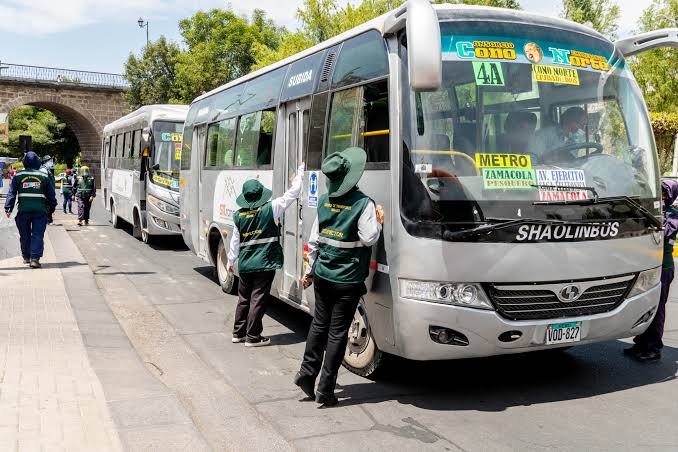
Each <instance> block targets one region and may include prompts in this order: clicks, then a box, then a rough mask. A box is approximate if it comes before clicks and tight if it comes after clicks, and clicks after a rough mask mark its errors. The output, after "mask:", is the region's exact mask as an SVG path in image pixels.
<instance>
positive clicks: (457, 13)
mask: <svg viewBox="0 0 678 452" xmlns="http://www.w3.org/2000/svg"><path fill="white" fill-rule="evenodd" d="M433 7H434V8H435V10H436V11H437V13H438V17H439V19H440V20H469V21H480V20H483V21H498V22H515V23H518V24H530V25H541V26H545V27H551V28H558V29H561V30H568V31H573V32H576V33H581V34H586V35H589V36H591V37H593V38H597V39H602V40H604V41H607V42H610V41H609V39H608V38H606V37H605V36H603V35H602V34H600V33H598V32H597V31H595V30H594V29H593V28H590V27H587V26H585V25H582V24H579V23H576V22H572V21H569V20H566V19H559V18H554V17H549V16H545V15H542V14H537V13H530V12H526V11H522V10H513V9H505V8H494V7H489V6H476V5H451V4H444V5H433ZM395 11H397V10H394V11H390V12H388V13H386V14H383V15H381V16H379V17H377V18H375V19H372V20H370V21H368V22H365V23H364V24H361V25H358V26H357V27H355V28H352V29H350V30H348V31H345V32H344V33H341V34H339V35H337V36H334V37H333V38H331V39H328V40H327V41H323V42H321V43H320V44H317V45H315V46H313V47H310V48H308V49H306V50H304V51H303V52H299V53H297V54H295V55H292V56H290V57H288V58H285V59H284V60H281V61H278V62H277V63H274V64H271V65H269V66H266V67H264V68H261V69H259V70H257V71H254V72H251V73H249V74H247V75H244V76H242V77H240V78H238V79H235V80H233V81H231V82H229V83H227V84H225V85H222V86H219V87H218V88H215V89H213V90H212V91H209V92H207V93H205V94H202V95H201V96H198V97H197V98H195V99H194V100H193V102H191V105H193V104H194V103H196V102H199V101H201V100H203V99H206V98H208V97H211V96H213V95H214V94H217V93H219V92H221V91H224V90H227V89H228V88H231V87H233V86H237V85H240V84H242V83H244V82H246V81H248V80H251V79H254V78H256V77H258V76H260V75H264V74H266V73H268V72H271V71H273V70H275V69H278V68H281V67H284V66H285V65H287V64H290V63H293V62H295V61H297V60H300V59H302V58H305V57H307V56H309V55H313V54H314V53H316V52H319V51H321V50H324V49H327V48H329V47H332V46H334V45H336V44H339V43H341V42H344V41H346V40H347V39H349V38H352V37H354V36H357V35H359V34H362V33H364V32H366V31H369V30H377V31H379V32H380V33H381V34H382V35H384V34H385V26H386V23H387V21H388V19H389V18H390V17H391V15H392V14H394V12H395Z"/></svg>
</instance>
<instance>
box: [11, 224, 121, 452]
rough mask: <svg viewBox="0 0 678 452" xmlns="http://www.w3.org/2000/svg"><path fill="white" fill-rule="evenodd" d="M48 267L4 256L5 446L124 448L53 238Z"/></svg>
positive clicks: (45, 261) (47, 254)
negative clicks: (35, 266)
mask: <svg viewBox="0 0 678 452" xmlns="http://www.w3.org/2000/svg"><path fill="white" fill-rule="evenodd" d="M5 220H7V219H6V218H5ZM5 229H9V228H5ZM43 265H44V267H43V268H42V269H40V270H31V269H29V268H27V266H26V265H24V264H23V262H22V260H21V258H20V257H12V258H8V259H1V260H0V287H1V288H2V290H1V291H0V451H14V450H20V451H22V452H23V451H32V450H37V451H39V450H42V451H52V450H54V451H58V450H67V451H81V450H82V451H85V450H87V451H118V450H122V448H121V446H120V440H119V438H118V435H117V433H116V431H115V429H114V424H113V421H112V418H111V414H110V412H109V409H108V406H107V404H106V400H105V398H104V393H103V391H102V387H101V384H100V383H99V379H98V378H97V376H96V375H95V373H94V371H93V370H92V367H91V366H90V362H89V360H88V356H87V352H86V350H85V346H84V344H83V340H82V337H81V334H80V331H79V329H78V324H77V322H76V319H75V317H74V315H73V311H72V309H71V305H70V303H69V299H68V297H67V294H66V291H65V288H64V282H63V279H62V275H61V272H60V270H59V266H58V264H56V263H55V258H54V251H53V248H52V246H51V243H50V242H49V240H47V241H46V247H45V256H44V258H43ZM36 282H39V285H36V284H35V283H36Z"/></svg>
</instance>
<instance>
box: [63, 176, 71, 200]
mask: <svg viewBox="0 0 678 452" xmlns="http://www.w3.org/2000/svg"><path fill="white" fill-rule="evenodd" d="M61 189H62V192H63V194H64V195H72V194H73V182H72V181H71V176H64V178H63V179H61Z"/></svg>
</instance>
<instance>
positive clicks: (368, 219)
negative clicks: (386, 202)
mask: <svg viewBox="0 0 678 452" xmlns="http://www.w3.org/2000/svg"><path fill="white" fill-rule="evenodd" d="M381 228H382V226H381V224H380V223H379V222H378V221H377V209H376V207H375V205H374V202H372V201H370V202H369V203H368V204H367V206H365V210H363V213H362V214H360V218H358V238H359V239H360V241H361V242H362V244H363V245H365V246H372V245H374V244H375V243H377V242H378V241H379V237H380V236H381ZM317 256H318V216H317V215H316V217H315V221H314V222H313V227H312V228H311V236H310V237H309V239H308V268H307V269H306V274H309V275H310V274H313V271H314V268H313V267H314V264H315V259H316V257H317Z"/></svg>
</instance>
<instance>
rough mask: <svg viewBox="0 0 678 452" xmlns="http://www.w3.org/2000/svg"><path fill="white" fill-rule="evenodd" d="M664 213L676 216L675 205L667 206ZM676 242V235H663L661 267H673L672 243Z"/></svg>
mask: <svg viewBox="0 0 678 452" xmlns="http://www.w3.org/2000/svg"><path fill="white" fill-rule="evenodd" d="M666 215H669V216H676V215H678V209H676V208H675V207H673V206H671V207H667V208H666ZM675 242H676V236H675V235H674V236H672V237H664V260H663V261H662V268H673V267H674V263H673V245H674V243H675Z"/></svg>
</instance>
